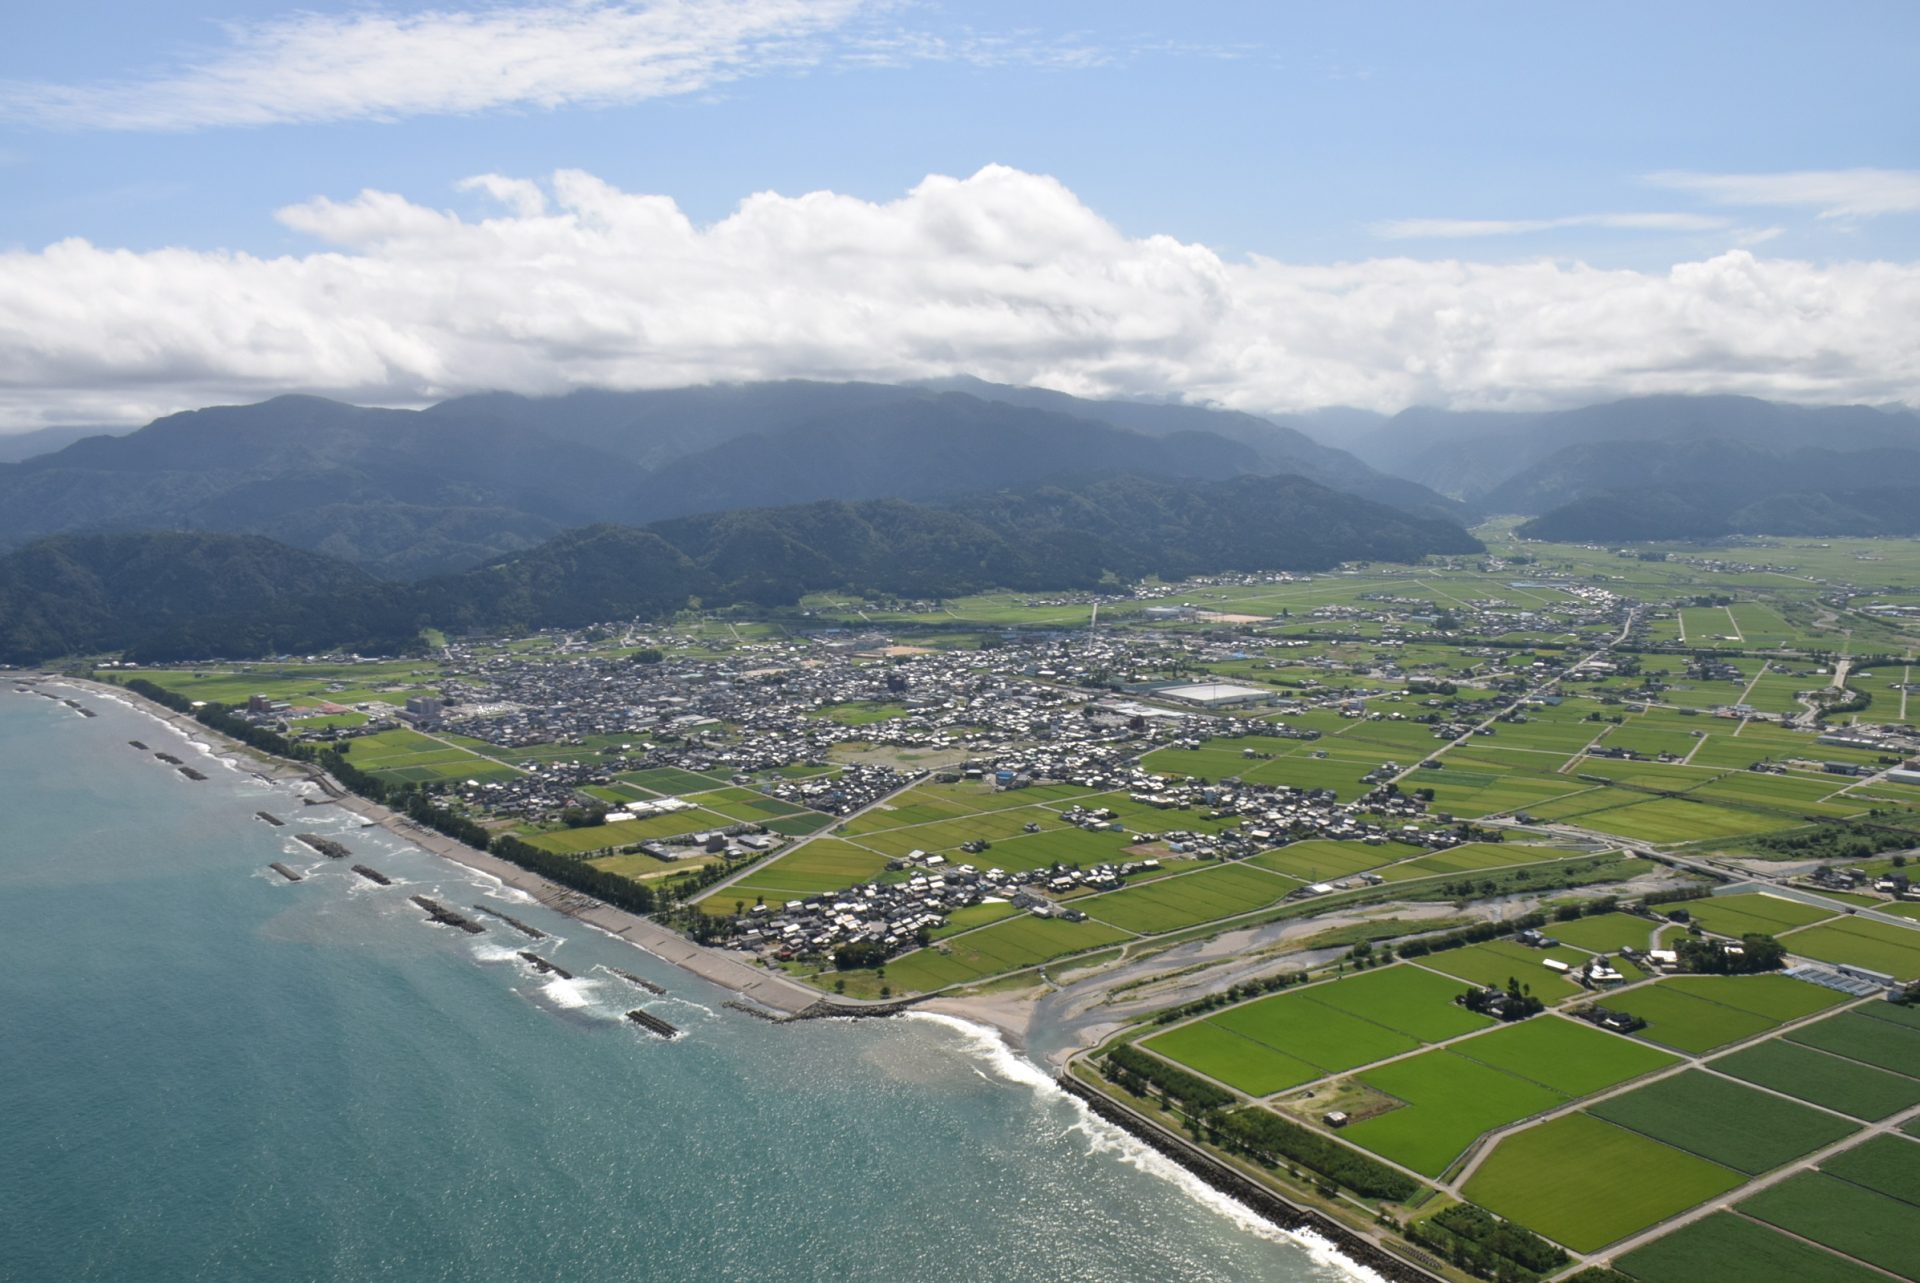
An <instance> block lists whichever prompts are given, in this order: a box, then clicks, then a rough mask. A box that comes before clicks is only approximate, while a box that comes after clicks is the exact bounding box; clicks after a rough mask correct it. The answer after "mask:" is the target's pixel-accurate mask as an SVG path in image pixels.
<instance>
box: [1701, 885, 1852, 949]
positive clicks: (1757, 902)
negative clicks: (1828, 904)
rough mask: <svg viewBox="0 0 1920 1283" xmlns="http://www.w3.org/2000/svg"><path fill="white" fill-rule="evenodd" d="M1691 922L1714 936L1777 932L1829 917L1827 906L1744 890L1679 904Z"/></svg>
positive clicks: (1831, 914) (1775, 933)
mask: <svg viewBox="0 0 1920 1283" xmlns="http://www.w3.org/2000/svg"><path fill="white" fill-rule="evenodd" d="M1683 907H1684V908H1685V909H1686V910H1687V912H1688V913H1689V914H1691V915H1692V917H1693V919H1694V921H1696V922H1698V923H1699V924H1700V925H1701V926H1703V927H1705V928H1706V929H1707V930H1709V931H1712V932H1714V933H1715V934H1717V935H1723V936H1734V937H1736V938H1737V937H1740V936H1744V935H1778V934H1780V933H1781V932H1782V931H1786V930H1789V929H1791V928H1793V927H1804V926H1807V925H1808V924H1810V923H1814V922H1819V921H1821V920H1822V919H1824V918H1831V917H1832V916H1833V911H1832V910H1830V909H1820V908H1816V907H1814V906H1813V905H1810V904H1802V903H1800V902H1799V901H1798V900H1788V899H1784V898H1782V897H1780V896H1777V895H1764V894H1761V893H1759V892H1746V893H1743V894H1740V895H1716V896H1709V897H1707V898H1706V899H1704V900H1694V901H1691V902H1689V903H1688V904H1686V905H1685V906H1683Z"/></svg>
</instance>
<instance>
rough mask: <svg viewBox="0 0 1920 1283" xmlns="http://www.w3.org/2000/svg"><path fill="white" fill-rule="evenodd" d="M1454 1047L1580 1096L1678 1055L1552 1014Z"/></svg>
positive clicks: (1649, 1070)
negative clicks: (1671, 1054) (1670, 1054)
mask: <svg viewBox="0 0 1920 1283" xmlns="http://www.w3.org/2000/svg"><path fill="white" fill-rule="evenodd" d="M1450 1050H1452V1051H1453V1052H1455V1053H1456V1054H1458V1055H1461V1056H1465V1057H1467V1058H1468V1059H1470V1060H1477V1061H1479V1062H1480V1063H1481V1064H1483V1065H1490V1066H1492V1067H1493V1068H1495V1069H1504V1070H1506V1071H1507V1072H1508V1073H1510V1074H1513V1075H1515V1076H1517V1077H1520V1078H1525V1079H1527V1080H1528V1081H1529V1082H1535V1083H1539V1084H1540V1085H1541V1086H1542V1087H1546V1088H1548V1089H1549V1090H1551V1091H1555V1092H1558V1093H1560V1094H1561V1095H1563V1096H1576V1097H1577V1096H1587V1095H1591V1094H1592V1093H1594V1092H1596V1091H1600V1090H1601V1089H1603V1088H1606V1087H1612V1086H1614V1085H1615V1084H1617V1083H1623V1082H1626V1081H1628V1080H1629V1079H1633V1078H1638V1077H1640V1076H1641V1075H1642V1074H1649V1073H1652V1072H1653V1071H1654V1070H1656V1069H1665V1068H1666V1067H1667V1066H1669V1065H1671V1064H1674V1063H1675V1061H1676V1058H1675V1057H1673V1056H1669V1055H1668V1054H1666V1053H1665V1052H1663V1051H1656V1050H1654V1049H1653V1048H1651V1047H1648V1046H1645V1045H1643V1044H1641V1043H1637V1042H1634V1041H1632V1040H1631V1039H1627V1038H1620V1037H1616V1036H1615V1035H1613V1034H1610V1033H1604V1032H1602V1031H1601V1030H1599V1029H1596V1028H1594V1027H1593V1026H1592V1025H1589V1024H1583V1023H1581V1022H1579V1021H1574V1020H1563V1019H1561V1018H1560V1017H1558V1016H1553V1015H1542V1016H1535V1017H1534V1018H1533V1019H1531V1020H1523V1021H1521V1022H1520V1023H1518V1024H1513V1025H1507V1026H1506V1027H1504V1028H1501V1029H1496V1030H1493V1031H1492V1032H1490V1033H1485V1034H1482V1035H1480V1036H1479V1037H1477V1038H1469V1039H1467V1040H1466V1041H1465V1042H1458V1043H1455V1044H1453V1046H1452V1047H1451V1048H1450Z"/></svg>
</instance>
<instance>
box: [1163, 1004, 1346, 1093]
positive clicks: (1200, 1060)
mask: <svg viewBox="0 0 1920 1283" xmlns="http://www.w3.org/2000/svg"><path fill="white" fill-rule="evenodd" d="M1140 1045H1141V1046H1143V1047H1145V1048H1147V1049H1148V1050H1149V1051H1153V1052H1156V1053H1158V1054H1159V1055H1162V1056H1165V1057H1166V1058H1167V1059H1168V1060H1172V1061H1176V1062H1178V1063H1179V1064H1182V1065H1185V1066H1186V1067H1187V1068H1189V1069H1193V1070H1196V1071H1198V1072H1199V1073H1202V1074H1205V1075H1206V1076H1207V1077H1209V1078H1212V1079H1214V1080H1215V1081H1216V1082H1223V1083H1225V1084H1226V1085H1227V1086H1229V1087H1232V1088H1235V1089H1236V1090H1238V1091H1242V1092H1245V1093H1246V1094H1247V1095H1249V1096H1270V1095H1272V1094H1273V1093H1274V1092H1277V1091H1285V1090H1286V1089H1287V1088H1289V1087H1298V1086H1299V1085H1300V1084H1301V1083H1305V1082H1312V1081H1313V1080H1314V1079H1316V1078H1321V1077H1324V1076H1325V1071H1324V1070H1322V1069H1321V1068H1320V1067H1319V1066H1318V1065H1312V1064H1308V1063H1307V1062H1306V1061H1304V1060H1301V1059H1300V1058H1298V1057H1297V1056H1289V1055H1287V1054H1286V1053H1285V1052H1283V1051H1280V1050H1278V1049H1276V1048H1274V1047H1270V1046H1268V1045H1267V1044H1265V1043H1263V1042H1257V1041H1255V1040H1254V1039H1252V1038H1248V1037H1246V1036H1245V1035H1243V1034H1239V1033H1235V1032H1234V1031H1233V1030H1230V1029H1223V1028H1221V1027H1220V1026H1219V1025H1216V1024H1214V1023H1212V1022H1211V1021H1207V1020H1197V1021H1195V1022H1193V1023H1192V1024H1190V1025H1182V1026H1181V1027H1180V1028H1178V1029H1174V1030H1171V1031H1170V1032H1168V1033H1164V1034H1160V1035H1158V1036H1157V1037H1154V1038H1149V1039H1147V1040H1146V1041H1145V1042H1143V1043H1141V1044H1140Z"/></svg>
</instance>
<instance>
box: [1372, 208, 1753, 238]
mask: <svg viewBox="0 0 1920 1283" xmlns="http://www.w3.org/2000/svg"><path fill="white" fill-rule="evenodd" d="M1728 225H1729V222H1728V220H1727V219H1724V218H1717V217H1715V216H1714V215H1712V214H1676V213H1652V214H1569V215H1567V216H1566V217H1563V218H1401V219H1395V220H1393V221H1391V222H1386V223H1376V224H1375V225H1374V228H1373V232H1374V235H1376V236H1383V237H1385V238H1387V239H1388V240H1446V239H1452V238H1456V237H1482V236H1524V235H1528V234H1530V233H1533V232H1554V231H1559V230H1561V229H1563V228H1568V227H1604V228H1612V229H1615V230H1620V231H1633V232H1712V231H1718V230H1720V229H1721V228H1724V227H1727V226H1728Z"/></svg>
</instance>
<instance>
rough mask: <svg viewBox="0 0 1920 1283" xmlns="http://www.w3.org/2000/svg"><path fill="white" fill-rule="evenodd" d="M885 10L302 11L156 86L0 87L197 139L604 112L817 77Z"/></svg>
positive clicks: (244, 28)
mask: <svg viewBox="0 0 1920 1283" xmlns="http://www.w3.org/2000/svg"><path fill="white" fill-rule="evenodd" d="M876 7H878V0H651V2H650V3H632V2H630V0H628V2H621V0H550V2H549V3H545V4H520V5H500V6H493V7H484V8H478V9H474V10H471V11H460V10H448V9H434V10H426V11H423V12H416V13H407V14H397V13H386V12H381V11H379V10H357V11H354V12H349V13H335V14H321V13H298V14H295V15H293V16H290V17H287V18H283V19H279V20H275V21H271V22H266V23H263V24H257V25H251V26H248V25H233V26H230V27H228V28H227V35H228V43H227V44H226V45H225V46H224V47H222V48H219V49H216V50H211V51H208V52H205V53H204V54H202V55H200V56H199V57H196V58H189V59H187V60H186V61H185V62H184V63H183V64H182V65H179V66H177V67H174V68H172V69H170V70H167V71H163V72H160V73H157V74H155V75H153V76H151V77H149V78H146V79H138V80H128V81H120V82H109V83H100V84H58V83H45V82H33V81H8V82H0V118H12V119H15V120H24V121H30V122H34V123H37V124H43V125H51V126H60V127H75V128H87V129H132V130H189V129H199V128H206V127H211V126H222V125H268V124H279V123H284V122H290V121H339V120H355V119H364V118H373V119H395V118H399V117H403V116H413V115H422V114H453V113H467V112H477V111H484V110H487V109H489V108H498V107H507V106H519V107H534V108H552V107H560V106H567V105H576V106H579V105H584V106H606V105H611V104H618V103H632V102H640V101H644V100H646V99H649V98H659V97H665V96H671V95H676V94H685V93H692V92H696V91H699V90H702V89H706V88H709V87H711V86H713V85H716V84H722V83H725V82H727V81H729V80H733V79H737V78H739V77H740V76H743V75H749V74H754V73H757V72H764V71H768V70H773V69H776V68H780V67H791V66H806V65H811V64H812V63H815V62H817V61H818V60H819V58H820V57H821V50H820V48H819V47H818V46H817V45H816V44H814V43H813V41H814V40H815V38H817V37H819V36H821V35H822V34H823V33H826V32H829V31H831V30H832V29H833V28H835V27H837V26H839V25H841V24H843V23H845V22H846V21H847V20H848V19H850V18H851V17H853V16H854V15H855V14H856V13H857V12H859V11H860V10H862V9H873V8H876Z"/></svg>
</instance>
